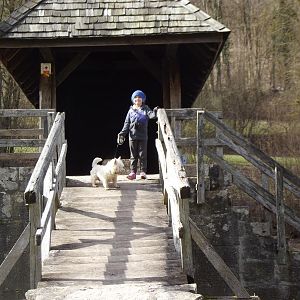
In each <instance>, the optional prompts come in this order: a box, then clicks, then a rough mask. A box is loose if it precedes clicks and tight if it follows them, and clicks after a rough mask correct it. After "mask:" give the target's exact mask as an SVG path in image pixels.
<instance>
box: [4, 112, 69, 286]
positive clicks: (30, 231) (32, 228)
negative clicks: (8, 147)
mask: <svg viewBox="0 0 300 300" xmlns="http://www.w3.org/2000/svg"><path fill="white" fill-rule="evenodd" d="M37 111H39V110H37ZM66 152H67V144H66V141H65V132H64V113H57V114H56V117H55V120H54V122H53V125H52V127H51V130H50V132H49V135H48V137H47V140H46V142H45V144H44V147H43V149H42V152H41V154H40V156H39V158H38V161H37V163H36V165H35V168H34V170H33V173H32V175H31V177H30V180H29V182H28V185H27V188H26V190H25V193H24V199H25V202H26V205H28V209H29V224H28V225H27V226H26V228H25V229H24V231H23V233H22V234H21V235H20V237H19V239H18V240H17V242H16V243H15V245H14V246H13V248H12V249H11V251H10V252H9V254H8V255H7V256H6V258H5V260H4V261H3V262H2V264H1V266H0V285H1V284H2V283H3V282H4V280H5V279H6V277H7V275H8V274H9V273H10V271H11V269H12V268H13V266H14V265H15V263H16V262H17V260H18V259H19V258H20V256H21V255H22V253H23V252H24V250H25V248H26V247H27V246H28V244H29V246H30V286H31V288H35V287H36V285H37V283H38V281H40V279H41V268H42V261H43V260H44V259H45V258H46V257H47V255H48V253H49V249H50V237H51V230H52V229H53V228H54V227H55V213H56V210H57V208H58V206H59V198H60V195H61V192H62V190H63V187H64V186H65V177H66V169H65V157H66Z"/></svg>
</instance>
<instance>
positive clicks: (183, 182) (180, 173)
mask: <svg viewBox="0 0 300 300" xmlns="http://www.w3.org/2000/svg"><path fill="white" fill-rule="evenodd" d="M157 116H158V123H159V126H160V128H161V134H162V138H163V141H164V145H165V147H166V149H167V159H166V160H167V164H169V167H170V168H172V169H173V172H172V171H169V174H170V175H172V180H173V181H174V183H173V186H174V188H175V189H176V190H177V191H178V193H179V194H180V197H181V198H182V199H184V198H189V197H190V185H189V183H188V179H187V175H186V172H185V169H184V166H183V164H182V163H181V160H180V154H179V151H178V148H177V146H176V143H175V139H174V136H173V133H172V129H171V126H170V123H169V120H168V117H167V114H166V112H165V110H164V109H159V110H158V113H157ZM170 179H171V178H169V180H170Z"/></svg>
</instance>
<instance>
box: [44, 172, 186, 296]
mask: <svg viewBox="0 0 300 300" xmlns="http://www.w3.org/2000/svg"><path fill="white" fill-rule="evenodd" d="M119 179H120V180H119V185H120V189H112V190H104V189H103V187H102V185H101V186H100V187H97V188H94V187H91V185H90V182H89V177H88V176H80V177H79V176H78V177H68V179H67V187H66V188H64V190H63V194H62V198H61V201H62V207H61V208H60V209H59V211H58V213H57V216H56V230H54V231H53V232H52V240H51V252H50V257H49V258H48V259H46V260H45V262H44V265H43V273H42V282H40V283H39V289H43V290H44V291H43V293H40V295H41V294H43V295H45V297H48V298H47V299H49V295H47V293H45V290H47V289H48V290H49V288H51V287H52V290H53V287H56V288H59V290H61V288H63V287H64V290H65V293H68V294H69V293H70V288H71V287H72V286H73V287H74V286H78V285H81V287H82V286H85V287H91V285H92V286H94V287H95V285H96V286H102V287H103V286H104V285H113V286H114V285H118V290H120V289H119V287H120V284H127V285H128V284H129V285H132V286H133V285H134V286H136V285H137V284H139V285H140V286H141V285H144V286H148V287H149V286H150V284H152V285H153V284H155V285H157V286H174V285H184V284H186V283H187V279H186V276H185V275H184V274H183V273H182V271H181V262H180V258H179V257H178V255H177V253H176V252H175V248H174V245H173V241H172V232H171V228H170V227H169V226H168V216H167V213H166V208H165V206H164V204H163V201H162V193H161V187H160V184H159V182H158V176H157V175H152V176H150V177H149V178H148V179H147V180H135V181H128V180H127V179H126V178H125V176H120V177H119ZM56 293H57V292H56ZM77 293H78V289H77ZM110 295H111V294H110ZM54 296H55V297H58V294H55V295H54V294H52V297H54ZM39 299H44V298H43V297H39ZM45 299H46V298H45ZM55 299H64V298H59V297H58V298H55ZM70 299H71V298H70ZM76 299H77V298H76ZM111 299H112V298H111ZM120 299H121V298H120Z"/></svg>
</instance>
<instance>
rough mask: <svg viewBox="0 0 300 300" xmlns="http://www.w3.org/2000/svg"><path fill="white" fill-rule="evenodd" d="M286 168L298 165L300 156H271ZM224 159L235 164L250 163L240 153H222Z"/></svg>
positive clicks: (243, 164)
mask: <svg viewBox="0 0 300 300" xmlns="http://www.w3.org/2000/svg"><path fill="white" fill-rule="evenodd" d="M272 158H273V159H274V160H276V161H277V162H278V163H280V164H281V165H283V166H284V167H286V168H290V167H293V166H297V165H300V157H272ZM224 160H226V161H227V162H228V163H230V164H232V165H235V166H250V165H251V164H250V163H249V162H248V161H247V160H246V159H245V158H243V157H242V156H240V155H224Z"/></svg>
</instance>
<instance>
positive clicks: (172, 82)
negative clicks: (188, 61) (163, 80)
mask: <svg viewBox="0 0 300 300" xmlns="http://www.w3.org/2000/svg"><path fill="white" fill-rule="evenodd" d="M177 49H178V45H167V49H166V55H167V60H168V65H169V88H170V108H180V107H181V78H180V67H179V63H178V59H177Z"/></svg>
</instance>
